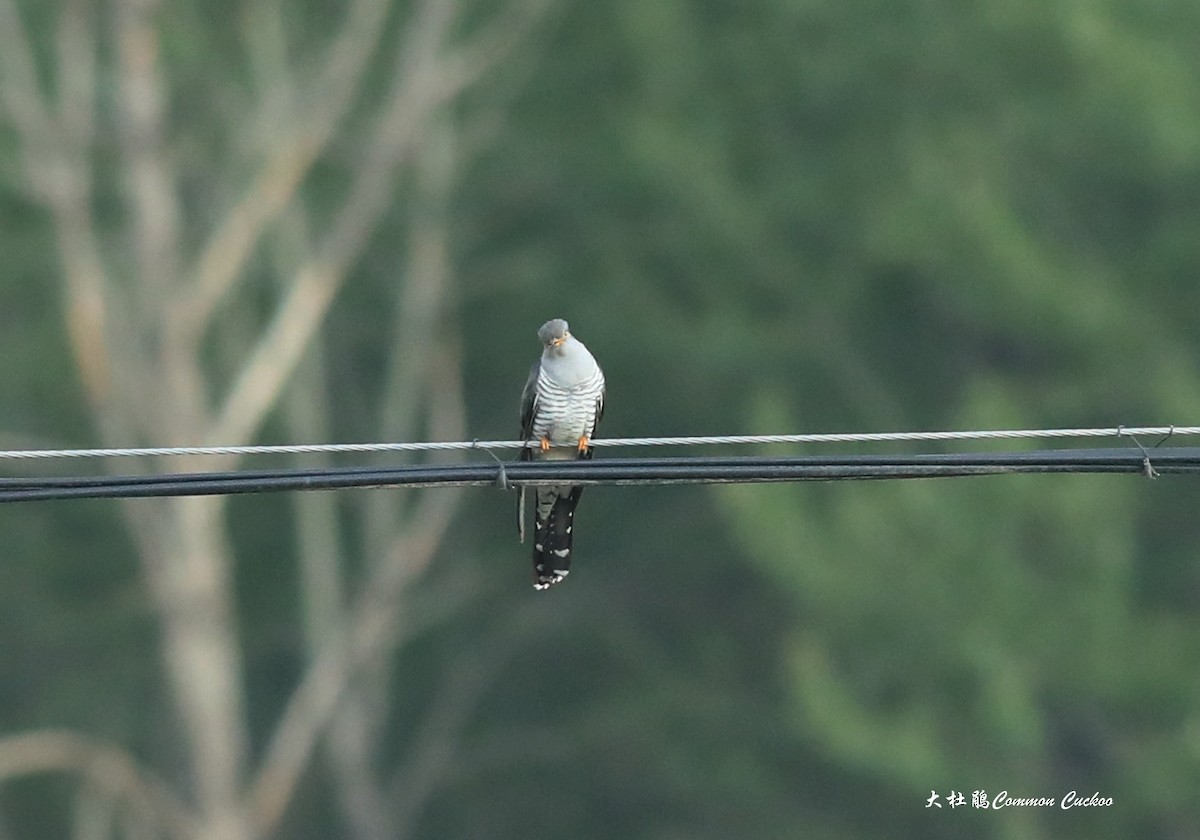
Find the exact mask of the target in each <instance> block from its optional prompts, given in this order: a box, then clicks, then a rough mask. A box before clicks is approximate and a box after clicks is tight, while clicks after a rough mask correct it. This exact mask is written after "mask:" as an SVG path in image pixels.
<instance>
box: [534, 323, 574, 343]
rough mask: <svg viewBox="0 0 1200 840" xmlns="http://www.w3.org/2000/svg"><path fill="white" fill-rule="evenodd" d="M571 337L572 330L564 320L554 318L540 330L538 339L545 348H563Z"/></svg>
mask: <svg viewBox="0 0 1200 840" xmlns="http://www.w3.org/2000/svg"><path fill="white" fill-rule="evenodd" d="M570 337H571V330H570V329H569V328H568V326H567V322H566V321H564V320H563V319H562V318H554V319H552V320H550V321H547V322H546V323H544V324H542V327H541V329H539V330H538V338H539V339H540V340H541V342H542V345H543V346H544V347H547V348H550V347H562V345H563V342H564V341H566V340H567V339H568V338H570Z"/></svg>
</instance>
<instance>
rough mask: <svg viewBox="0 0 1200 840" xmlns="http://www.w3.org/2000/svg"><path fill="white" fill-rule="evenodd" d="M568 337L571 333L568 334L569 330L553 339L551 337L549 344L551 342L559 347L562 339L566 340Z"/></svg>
mask: <svg viewBox="0 0 1200 840" xmlns="http://www.w3.org/2000/svg"><path fill="white" fill-rule="evenodd" d="M570 337H571V334H570V333H569V332H568V333H563V334H562V337H561V338H555V339H551V341H550V344H552V345H553V346H555V347H559V346H561V345H562V343H563V342H564V341H566V340H567V339H568V338H570Z"/></svg>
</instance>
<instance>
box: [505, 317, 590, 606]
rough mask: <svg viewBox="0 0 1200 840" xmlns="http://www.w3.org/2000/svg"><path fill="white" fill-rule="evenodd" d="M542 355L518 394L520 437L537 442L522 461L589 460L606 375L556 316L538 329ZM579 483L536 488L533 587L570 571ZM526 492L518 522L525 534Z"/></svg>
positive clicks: (521, 498)
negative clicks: (522, 389)
mask: <svg viewBox="0 0 1200 840" xmlns="http://www.w3.org/2000/svg"><path fill="white" fill-rule="evenodd" d="M538 338H539V339H541V342H542V348H543V349H542V358H541V359H539V360H538V361H536V362H534V364H533V367H532V368H531V369H530V371H529V380H528V381H527V382H526V383H525V390H524V391H523V392H522V394H521V439H522V440H524V441H531V440H536V441H537V442H538V446H536V447H526V448H525V449H523V450H521V459H522V460H529V459H534V458H537V459H547V460H550V459H554V460H567V459H575V458H591V457H592V448H591V439H592V437H593V435H595V434H596V425H597V424H598V423H599V422H600V417H601V415H603V414H604V373H603V371H601V370H600V365H598V364H596V360H595V359H594V358H593V357H592V354H591V353H589V352H588V349H587V348H586V347H584V346H583V342H582V341H580V340H579V339H577V338H576V337H575V336H573V335H571V331H570V329H569V328H568V326H567V322H566V321H564V320H562V319H561V318H555V319H554V320H552V321H547V322H546V323H544V324H542V327H541V329H539V330H538ZM582 494H583V487H581V486H579V485H572V484H558V485H554V486H548V487H538V488H536V489H535V491H534V496H533V498H534V532H533V588H534V589H549V588H550V587H551V586H553V585H554V584H556V583H559V582H561V581H562V579H563V578H565V577H566V576H567V573H568V572H569V571H570V570H571V531H572V530H573V528H574V520H575V506H576V505H578V504H579V497H580V496H581V495H582ZM524 503H525V494H524V493H523V492H522V493H521V494H519V497H518V501H517V505H518V511H517V516H518V522H519V525H518V527H519V530H520V532H521V535H522V539H523V538H524Z"/></svg>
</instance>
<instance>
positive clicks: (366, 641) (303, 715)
mask: <svg viewBox="0 0 1200 840" xmlns="http://www.w3.org/2000/svg"><path fill="white" fill-rule="evenodd" d="M437 495H443V494H437ZM446 524H447V525H448V524H449V523H446ZM436 547H437V541H436V540H432V539H429V538H428V535H427V536H426V539H423V540H421V541H419V542H416V541H415V542H414V546H413V551H412V552H411V554H410V555H409V556H410V557H412V559H413V560H414V565H417V566H419V567H422V568H423V567H424V566H425V565H426V564H427V563H428V561H429V555H432V553H433V550H434V549H435V548H436ZM425 552H428V555H426V554H425ZM386 577H388V576H387V575H379V574H377V575H374V576H372V578H371V580H370V581H368V584H367V586H365V587H364V592H363V594H362V595H361V596H360V598H359V601H358V605H357V606H356V607H355V609H353V610H352V611H351V618H350V620H349V626H348V627H347V628H346V629H345V630H344V631H343V632H342V633H339V634H334V635H332V636H330V637H329V639H328V640H327V641H326V643H325V645H324V647H323V649H322V651H321V653H320V655H319V656H318V657H317V658H316V659H315V660H314V662H313V664H312V666H311V667H309V669H308V670H307V671H306V672H305V675H304V679H303V681H302V682H301V684H300V686H299V687H298V688H297V689H296V691H295V692H294V693H293V694H292V697H291V699H290V700H289V701H288V705H287V708H286V709H285V711H284V713H283V715H282V717H281V719H280V723H279V725H278V726H277V727H276V729H275V732H274V734H273V735H272V737H271V739H270V742H269V744H268V746H267V750H266V754H265V756H264V758H263V762H262V766H261V767H260V769H259V771H258V773H257V774H256V775H255V777H254V779H253V781H252V783H251V785H250V787H249V794H248V796H247V806H246V812H247V815H248V819H249V820H250V821H251V825H252V826H253V828H254V830H255V832H256V834H257V835H258V836H265V835H268V834H270V832H271V831H272V830H273V829H274V828H275V826H276V825H277V824H278V822H279V820H280V818H281V817H282V816H283V814H284V811H285V810H286V809H287V807H288V804H289V803H290V801H291V798H292V795H293V794H294V792H295V788H296V784H297V782H298V781H299V779H300V776H301V774H302V773H303V772H304V770H305V768H306V767H307V766H308V762H309V758H310V756H311V754H312V750H313V748H314V747H315V746H316V742H317V739H318V738H319V737H320V735H321V733H322V732H323V731H324V730H325V727H326V726H327V725H328V724H329V721H330V719H331V718H332V716H333V715H334V713H335V712H336V710H337V705H338V703H339V701H340V699H341V697H342V695H343V692H344V691H345V689H346V686H347V685H348V684H349V681H350V680H351V679H352V678H353V677H354V675H355V674H356V673H357V672H358V670H359V668H361V667H362V664H363V662H364V661H366V660H369V659H370V658H371V657H373V656H377V655H379V653H380V651H382V650H391V649H394V648H395V647H396V646H397V645H399V644H401V643H402V642H403V641H404V639H406V638H409V637H411V636H412V635H415V634H416V633H417V632H419V631H420V630H421V629H423V628H424V627H426V626H428V625H430V624H433V623H436V622H437V621H439V620H441V619H444V618H446V617H447V616H451V615H455V614H457V613H458V612H459V611H460V610H461V609H462V608H463V607H464V605H465V604H466V603H467V602H468V601H469V600H470V599H471V598H473V597H475V595H476V593H475V591H474V590H473V589H471V588H470V587H468V586H465V585H464V583H463V581H462V580H461V579H455V580H452V581H451V582H450V583H449V584H448V585H447V586H446V587H445V591H441V590H438V589H435V590H433V591H431V592H430V593H428V594H429V596H430V597H429V599H428V601H427V602H423V603H422V604H421V607H420V608H419V609H416V608H414V605H413V604H412V603H410V602H405V603H402V604H401V605H400V606H397V604H396V603H395V601H396V600H397V598H395V597H393V598H392V602H391V603H389V602H387V601H386V598H387V597H388V596H389V595H391V596H395V595H396V585H397V584H399V583H403V578H402V579H401V580H400V581H396V582H393V584H392V585H391V586H390V587H389V588H388V589H387V590H386V591H384V590H380V589H377V588H376V585H377V581H379V580H380V579H381V578H386ZM401 607H406V608H407V610H406V612H405V614H404V621H403V623H402V625H400V624H398V623H397V613H399V612H400V610H401Z"/></svg>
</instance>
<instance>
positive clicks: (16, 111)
mask: <svg viewBox="0 0 1200 840" xmlns="http://www.w3.org/2000/svg"><path fill="white" fill-rule="evenodd" d="M0 103H3V105H4V107H5V109H6V110H7V111H8V115H9V118H10V119H11V120H12V122H13V124H14V125H15V126H16V128H17V131H18V132H19V133H20V134H21V135H22V141H23V145H24V146H25V149H26V151H27V152H30V151H32V149H31V148H30V147H29V141H30V140H45V139H47V138H48V137H49V134H50V120H49V115H48V110H49V109H48V108H47V106H46V104H45V103H44V102H43V100H42V95H41V92H40V85H39V84H38V78H37V66H36V65H35V64H34V61H33V47H32V44H31V42H30V40H29V34H28V33H27V32H26V30H25V24H24V22H23V21H22V20H21V13H20V12H19V11H18V9H17V4H16V2H15V0H0Z"/></svg>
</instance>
